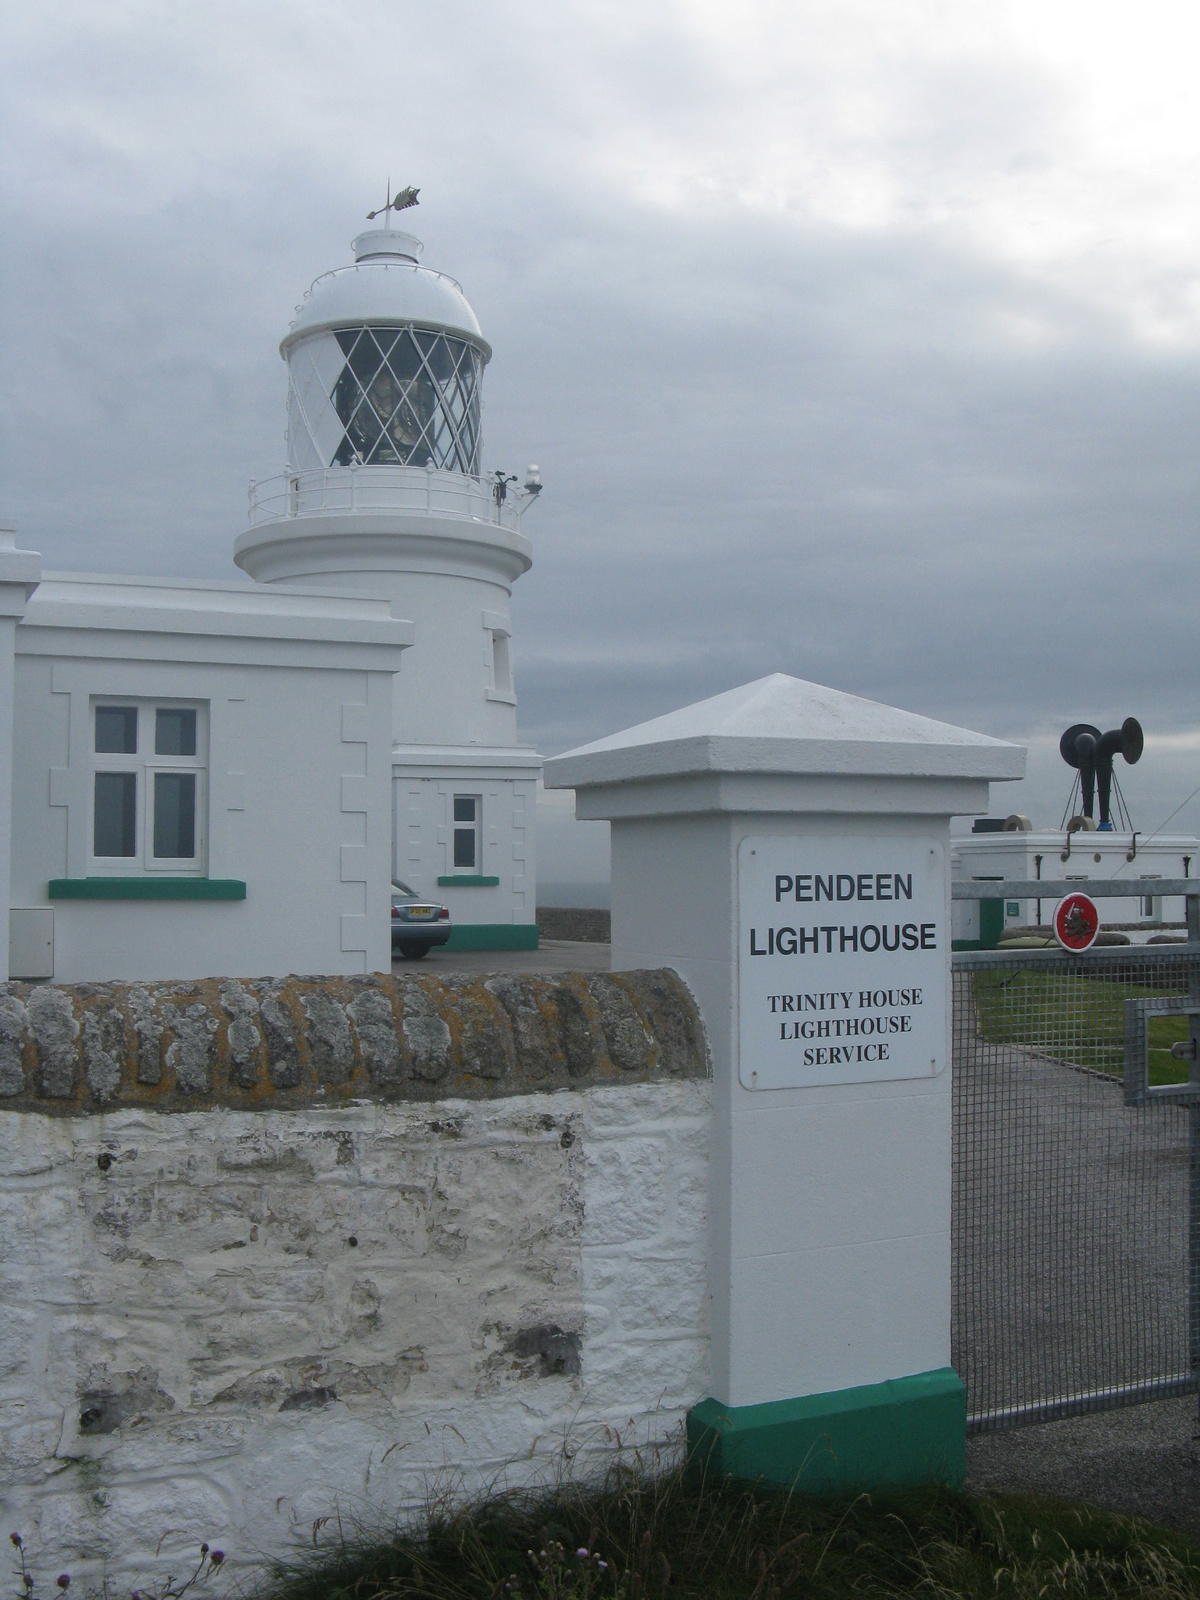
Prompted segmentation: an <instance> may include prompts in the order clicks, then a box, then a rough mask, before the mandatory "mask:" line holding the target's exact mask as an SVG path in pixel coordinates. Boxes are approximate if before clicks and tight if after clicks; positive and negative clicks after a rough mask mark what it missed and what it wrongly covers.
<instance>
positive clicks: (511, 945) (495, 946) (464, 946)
mask: <svg viewBox="0 0 1200 1600" xmlns="http://www.w3.org/2000/svg"><path fill="white" fill-rule="evenodd" d="M537 947H538V930H537V923H536V922H456V923H455V924H454V931H453V932H452V933H451V935H450V937H449V939H448V940H447V941H446V943H445V944H444V945H443V946H442V949H443V950H536V949H537Z"/></svg>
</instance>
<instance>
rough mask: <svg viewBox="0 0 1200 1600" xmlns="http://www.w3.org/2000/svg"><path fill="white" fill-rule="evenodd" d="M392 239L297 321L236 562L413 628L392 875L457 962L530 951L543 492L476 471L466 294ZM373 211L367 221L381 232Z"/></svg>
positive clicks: (481, 359) (396, 713)
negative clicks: (528, 732)
mask: <svg viewBox="0 0 1200 1600" xmlns="http://www.w3.org/2000/svg"><path fill="white" fill-rule="evenodd" d="M415 203H416V191H415V190H411V189H410V190H405V191H404V192H403V193H402V194H401V195H399V196H398V197H397V198H396V200H395V201H392V200H391V199H390V192H389V202H388V205H387V206H386V207H385V208H384V209H383V212H382V215H383V216H384V219H385V220H384V224H383V226H382V227H375V228H372V229H370V230H369V231H367V232H365V233H361V234H359V236H358V238H356V239H355V240H354V243H353V250H354V257H355V260H354V265H353V266H346V267H340V268H337V269H335V270H334V271H332V272H327V273H325V274H324V275H323V276H322V277H320V278H318V279H317V280H316V282H315V283H314V284H313V285H312V287H311V289H310V290H309V292H308V294H307V295H306V296H305V298H304V300H303V302H302V304H301V305H300V306H299V307H298V309H297V313H296V317H295V320H294V321H293V322H292V325H291V327H290V328H289V330H288V333H287V335H286V337H285V338H284V340H283V342H282V344H281V345H280V353H281V355H282V356H283V358H284V360H285V361H286V362H287V367H288V430H287V450H288V453H287V470H286V472H284V473H283V474H282V475H281V476H279V477H277V478H272V479H268V480H266V481H264V482H260V483H256V484H254V485H253V486H252V488H251V492H250V528H249V530H248V531H247V532H246V533H244V534H242V536H241V537H240V538H239V539H238V541H237V543H236V545H235V551H234V560H235V561H236V562H237V564H238V566H240V567H241V568H243V569H244V571H246V572H247V573H248V574H249V575H250V576H251V577H252V578H255V579H257V580H258V581H259V582H262V583H268V584H269V583H281V582H286V583H287V584H288V585H295V584H304V585H313V586H316V587H319V588H321V589H326V590H328V589H338V590H349V591H352V592H358V593H364V594H370V595H373V596H377V597H386V598H387V599H388V600H389V602H390V604H391V610H392V614H393V615H394V616H396V617H404V618H408V619H410V620H411V621H412V623H413V624H414V629H415V633H414V643H413V646H412V648H411V649H410V650H409V651H408V652H407V654H406V657H405V661H404V670H403V674H402V675H401V676H400V677H399V678H397V680H396V693H395V698H394V702H393V714H392V741H393V758H392V759H393V768H392V780H393V781H392V829H393V847H392V865H393V876H394V877H395V878H397V879H400V880H401V881H403V882H405V883H408V884H410V885H411V886H412V887H413V888H415V889H416V890H418V891H419V892H420V893H421V894H423V895H425V894H428V895H431V896H433V895H436V896H437V897H438V898H440V899H441V900H442V901H443V902H444V903H445V904H447V905H448V906H449V908H450V913H451V917H452V919H453V922H454V928H455V933H454V943H455V945H456V946H457V947H458V948H476V949H489V948H503V947H514V946H515V947H522V946H535V945H536V942H537V931H536V923H535V899H536V896H535V881H536V879H535V873H536V862H535V827H534V807H535V798H536V784H537V778H538V774H539V772H540V770H541V762H540V758H539V756H538V755H537V753H536V752H535V751H534V750H532V749H530V748H529V747H527V746H522V745H519V744H518V743H517V721H516V695H515V693H514V689H513V675H512V652H511V634H512V625H511V620H510V611H509V599H510V595H511V591H512V585H513V582H514V581H515V579H517V578H519V577H520V576H521V574H522V573H524V572H527V571H528V570H529V567H530V566H531V564H532V559H533V557H532V546H531V544H530V541H529V539H528V538H527V537H526V536H525V534H524V533H523V532H522V531H521V517H522V513H523V512H524V511H525V510H526V509H527V508H528V506H529V505H530V503H531V502H532V500H533V499H534V498H536V496H537V493H538V491H539V489H540V487H541V485H540V480H539V478H538V473H537V468H536V467H531V468H530V469H529V470H528V472H527V474H526V482H525V486H524V489H519V488H517V485H516V480H515V479H513V478H511V477H508V476H507V475H505V474H502V473H492V474H491V475H490V476H489V477H487V478H484V477H483V476H482V475H481V467H482V461H481V451H482V438H481V432H480V412H481V400H482V394H481V390H482V380H483V369H484V367H485V365H486V364H487V362H488V361H489V360H490V358H491V354H492V352H491V347H490V345H489V344H488V343H487V341H486V340H485V339H484V337H483V334H482V332H481V330H480V327H479V322H478V320H477V319H476V316H475V313H474V312H473V311H472V309H471V307H470V305H469V304H468V302H467V300H466V297H465V296H464V294H463V292H462V289H461V287H460V285H459V284H458V283H456V282H455V281H454V279H453V278H449V277H447V276H446V275H445V274H444V273H441V272H435V271H433V270H432V269H431V268H429V267H425V266H422V265H421V264H420V259H419V258H420V255H421V251H422V245H421V243H420V242H419V241H418V240H417V239H415V238H414V237H413V236H412V235H411V234H409V233H405V232H401V231H400V230H399V229H397V228H393V227H392V226H391V216H392V211H393V210H400V209H405V208H406V207H407V206H410V205H413V204H415ZM377 215H380V213H375V212H372V213H371V219H374V218H375V217H376V216H377Z"/></svg>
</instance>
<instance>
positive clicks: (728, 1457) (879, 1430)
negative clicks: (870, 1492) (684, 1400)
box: [687, 1367, 967, 1494]
mask: <svg viewBox="0 0 1200 1600" xmlns="http://www.w3.org/2000/svg"><path fill="white" fill-rule="evenodd" d="M687 1437H688V1453H689V1458H690V1461H691V1463H692V1465H693V1466H694V1467H696V1468H698V1469H701V1470H704V1471H707V1472H710V1473H715V1474H717V1475H718V1476H720V1477H728V1478H748V1479H760V1478H762V1479H766V1480H767V1481H768V1482H770V1483H780V1484H785V1485H786V1486H787V1487H788V1488H796V1489H799V1490H801V1491H803V1492H805V1493H811V1494H832V1493H839V1492H842V1491H845V1490H863V1489H882V1488H899V1487H905V1486H909V1485H914V1484H924V1483H944V1484H948V1485H950V1487H951V1488H955V1489H961V1488H962V1486H963V1482H964V1480H965V1478H966V1442H967V1396H966V1390H965V1389H964V1388H963V1384H962V1379H961V1378H960V1377H959V1376H958V1374H957V1372H955V1371H954V1370H953V1368H951V1367H943V1368H941V1369H940V1370H939V1371H936V1372H922V1373H918V1374H917V1375H916V1376H915V1377H911V1378H893V1379H892V1380H890V1381H889V1382H887V1383H871V1384H865V1385H863V1386H862V1387H861V1388H858V1389H837V1390H834V1391H832V1392H831V1393H829V1394H814V1395H806V1396H805V1397H804V1398H803V1399H802V1400H775V1401H772V1402H770V1403H769V1404H767V1405H759V1406H725V1405H721V1404H720V1403H719V1402H718V1401H716V1400H702V1401H701V1402H700V1404H699V1405H698V1406H694V1407H693V1408H692V1410H691V1411H689V1412H688V1419H687Z"/></svg>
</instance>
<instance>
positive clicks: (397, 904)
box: [392, 878, 453, 961]
mask: <svg viewBox="0 0 1200 1600" xmlns="http://www.w3.org/2000/svg"><path fill="white" fill-rule="evenodd" d="M452 931H453V924H452V923H451V921H450V913H449V911H448V910H447V909H446V907H445V906H439V905H438V904H437V902H436V901H434V900H425V899H423V898H422V897H421V896H420V895H419V894H418V893H417V891H416V890H415V889H410V888H409V886H408V884H406V883H401V882H400V881H399V879H396V878H393V879H392V950H393V951H396V950H399V952H400V954H401V955H402V956H403V957H404V959H405V960H406V961H419V960H420V959H421V957H422V956H427V955H428V954H429V952H430V951H431V950H432V949H433V947H434V945H435V944H445V943H446V941H447V939H449V937H450V934H451V933H452Z"/></svg>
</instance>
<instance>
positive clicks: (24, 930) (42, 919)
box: [8, 906, 54, 978]
mask: <svg viewBox="0 0 1200 1600" xmlns="http://www.w3.org/2000/svg"><path fill="white" fill-rule="evenodd" d="M8 972H9V976H10V977H12V978H52V977H53V976H54V908H53V907H52V906H13V907H11V908H10V910H9V913H8Z"/></svg>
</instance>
